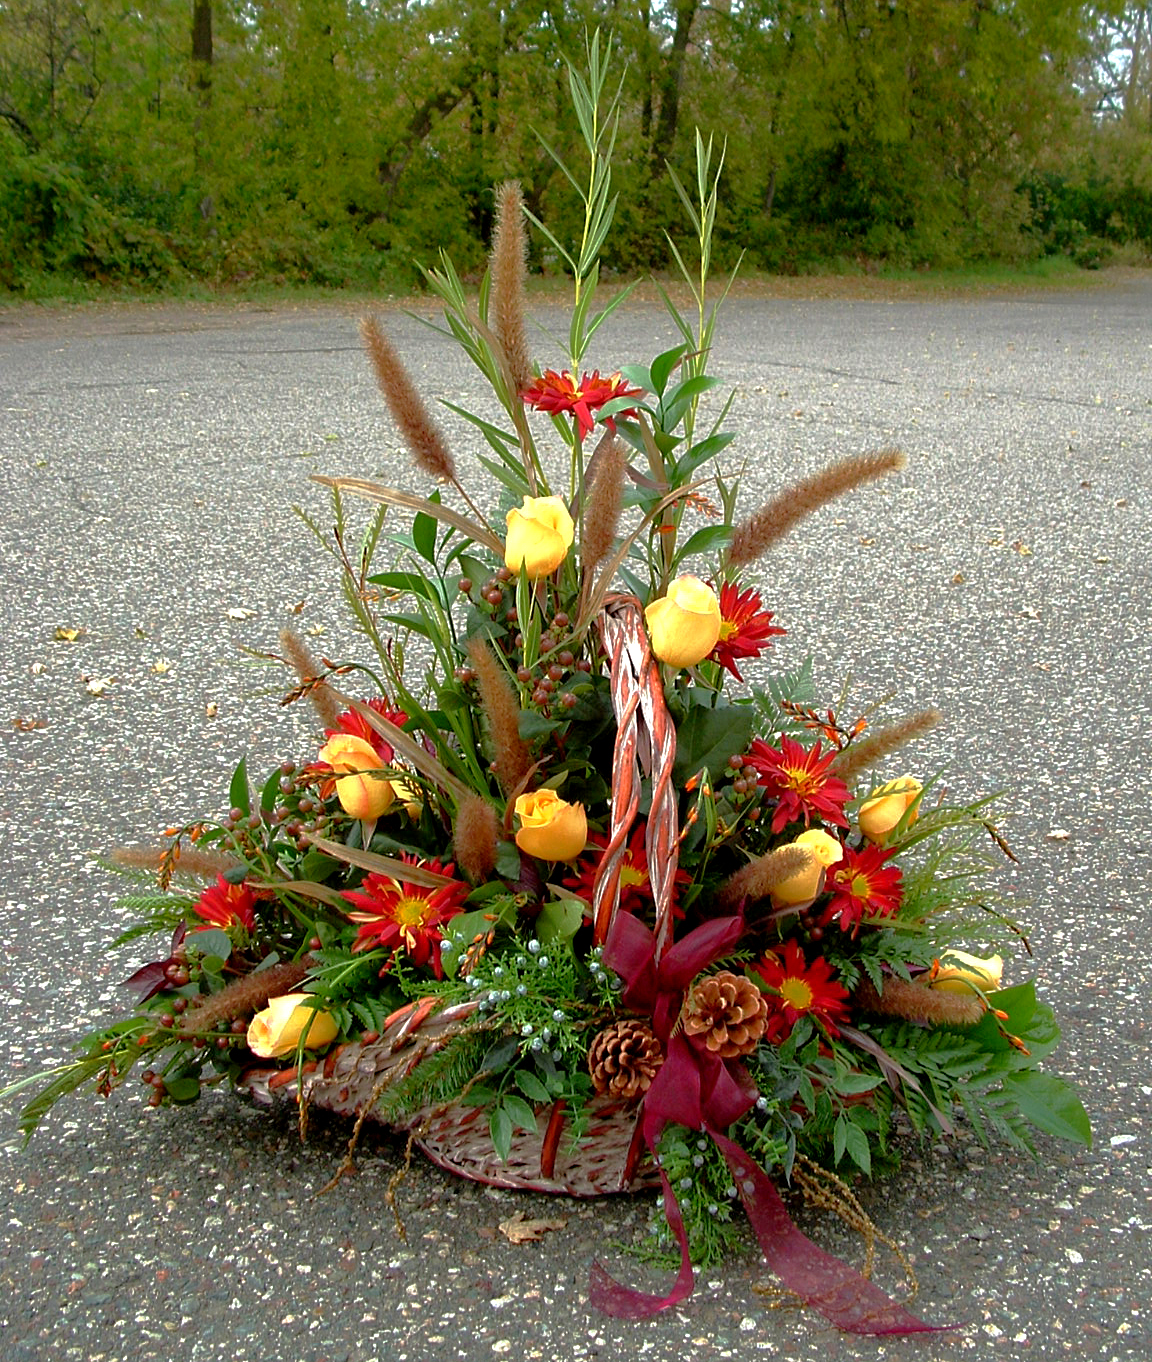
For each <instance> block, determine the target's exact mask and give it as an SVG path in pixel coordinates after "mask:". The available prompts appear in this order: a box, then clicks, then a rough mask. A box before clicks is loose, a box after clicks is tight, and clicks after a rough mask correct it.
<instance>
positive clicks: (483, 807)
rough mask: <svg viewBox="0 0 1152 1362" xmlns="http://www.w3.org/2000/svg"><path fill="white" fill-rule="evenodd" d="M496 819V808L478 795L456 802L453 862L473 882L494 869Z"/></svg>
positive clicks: (496, 835)
mask: <svg viewBox="0 0 1152 1362" xmlns="http://www.w3.org/2000/svg"><path fill="white" fill-rule="evenodd" d="M499 835H500V822H499V819H498V818H497V817H496V810H495V809H494V808H493V807H492V805H491V804H489V803H488V801H487V800H486V799H484V798H482V797H481V796H480V795H478V794H474V795H469V796H468V797H467V799H463V800H461V801H460V807H459V809H458V810H457V811H456V827H455V829H454V830H453V833H452V850H453V854H454V855H455V857H456V864H457V865H458V866H459V867H460V869H461V870H463V872H464V873H465V874H466V875H467V876H468V878H469V879H471V880H473V881H474V882H476V883H479V882H481V881H483V880H487V879H488V878H489V877H490V876H491V874H492V872H493V870H495V868H496V841H497V838H498V837H499Z"/></svg>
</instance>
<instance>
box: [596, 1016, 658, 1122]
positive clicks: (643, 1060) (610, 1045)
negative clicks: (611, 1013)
mask: <svg viewBox="0 0 1152 1362" xmlns="http://www.w3.org/2000/svg"><path fill="white" fill-rule="evenodd" d="M663 1063H664V1054H663V1051H662V1050H661V1049H660V1042H659V1041H658V1040H657V1039H656V1033H655V1032H654V1031H653V1030H652V1028H651V1027H650V1026H649V1025H648V1023H647V1022H646V1021H641V1020H640V1019H639V1018H638V1017H625V1018H624V1019H623V1020H621V1021H618V1022H613V1023H612V1025H611V1026H608V1027H605V1028H604V1030H603V1031H601V1032H600V1034H599V1035H598V1036H597V1037H596V1039H595V1040H594V1041H593V1042H592V1044H591V1045H590V1046H589V1047H588V1072H589V1073H590V1074H591V1075H592V1086H593V1087H594V1088H595V1089H596V1091H597V1092H598V1093H600V1094H604V1093H608V1094H610V1095H611V1096H613V1097H622V1098H624V1100H625V1101H626V1102H633V1101H635V1100H636V1099H637V1098H639V1097H642V1096H643V1095H644V1093H646V1092H647V1091H648V1089H649V1088H650V1087H651V1085H652V1080H653V1079H654V1078H655V1077H656V1070H657V1069H659V1067H660V1065H661V1064H663Z"/></svg>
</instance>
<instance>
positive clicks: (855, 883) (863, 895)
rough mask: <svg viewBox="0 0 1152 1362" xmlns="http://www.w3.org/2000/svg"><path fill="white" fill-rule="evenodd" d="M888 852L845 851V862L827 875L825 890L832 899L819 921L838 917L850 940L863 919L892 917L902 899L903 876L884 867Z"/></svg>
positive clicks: (896, 869)
mask: <svg viewBox="0 0 1152 1362" xmlns="http://www.w3.org/2000/svg"><path fill="white" fill-rule="evenodd" d="M892 854H893V852H892V851H891V850H888V851H886V850H885V849H884V848H883V847H877V846H872V845H871V844H869V845H867V846H865V847H862V848H861V849H860V850H859V851H853V849H852V848H851V847H849V846H846V847H845V848H844V859H843V860H842V861H840V862H838V863H837V864H836V865H834V866H832V867H831V868H830V869H829V871H828V876H827V879H826V880H825V882H824V887H825V888H826V889H828V890H830V891H831V893H832V898H831V900H830V902H829V903H828V906H827V907H826V908H825V909H824V912H823V914H822V917H821V921H822V922H824V923H829V922H831V921H832V919H833V918H835V917H839V919H840V929H841V931H845V932H848V931H850V932H851V933H852V935H853V936H855V935H856V933H857V932H858V931H859V930H860V923H861V921H862V920H863V919H864V918H865V917H873V918H876V917H891V915H892V914H893V913H894V912H896V910H897V909H898V908H899V907H900V900H901V899H902V898H903V897H904V884H903V880H904V875H903V872H902V871H901V870H900V868H899V866H895V865H885V864H884V862H885V860H886V859H887V858H888V857H889V856H891V855H892Z"/></svg>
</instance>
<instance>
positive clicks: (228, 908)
mask: <svg viewBox="0 0 1152 1362" xmlns="http://www.w3.org/2000/svg"><path fill="white" fill-rule="evenodd" d="M255 908H256V898H255V895H254V894H253V893H252V891H251V889H249V888H248V886H247V885H246V884H230V883H229V882H228V880H226V879H225V878H224V876H223V875H217V876H216V883H215V884H212V885H209V886H208V888H207V889H205V890H204V892H203V893H202V894H201V895H200V897H199V898H198V899H197V900H196V902H195V903H194V904H193V905H192V911H193V912H194V913H195V914H196V916H197V917H198V918H201V919H202V925H199V924H198V925H196V926H194V927H193V928H192V930H193V931H194V932H206V931H208V930H209V928H211V927H219V928H221V929H222V930H223V931H225V932H226V931H228V930H230V929H231V928H232V927H241V928H243V930H244V931H245V932H246V933H247V934H248V935H249V936H251V935H252V933H253V932H255V930H256V912H255Z"/></svg>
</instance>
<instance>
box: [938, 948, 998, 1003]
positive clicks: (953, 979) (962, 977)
mask: <svg viewBox="0 0 1152 1362" xmlns="http://www.w3.org/2000/svg"><path fill="white" fill-rule="evenodd" d="M1003 978H1004V961H1003V959H1002V957H1001V956H999V955H989V956H988V957H987V958H984V957H981V956H979V955H969V954H968V952H967V951H954V950H949V951H945V952H944V954H943V955H942V956H941V957H940V968H939V970H938V971H937V972H936V976H935V978H934V979H933V980H932V987H933V988H941V989H943V990H944V992H945V993H971V992H972V989H971V988H970V987H969V985H971V984H975V985H976V987H977V988H978V989H980V990H981V991H982V992H984V993H994V992H995V991H996V989H998V988H999V987H1000V983H1001V980H1002V979H1003Z"/></svg>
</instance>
